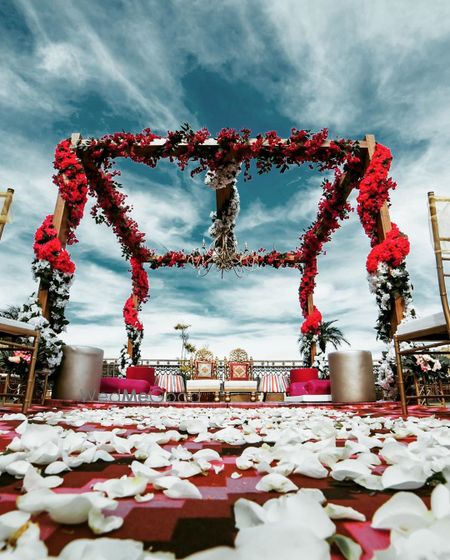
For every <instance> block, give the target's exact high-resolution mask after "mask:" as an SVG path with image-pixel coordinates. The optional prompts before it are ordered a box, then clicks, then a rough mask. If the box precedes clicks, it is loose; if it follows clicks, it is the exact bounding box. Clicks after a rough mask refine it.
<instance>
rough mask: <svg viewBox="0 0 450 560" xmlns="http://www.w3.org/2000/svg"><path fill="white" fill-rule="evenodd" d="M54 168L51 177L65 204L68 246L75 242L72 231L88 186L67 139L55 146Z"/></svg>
mask: <svg viewBox="0 0 450 560" xmlns="http://www.w3.org/2000/svg"><path fill="white" fill-rule="evenodd" d="M54 167H55V169H57V170H58V173H57V174H56V175H54V176H53V182H54V184H55V185H56V186H57V187H58V189H59V193H60V195H61V196H62V198H63V199H64V200H65V201H66V203H67V209H68V222H69V231H68V239H67V243H68V244H69V245H70V244H72V243H75V242H76V237H75V234H74V231H75V229H76V228H77V227H78V224H79V223H80V221H81V218H82V217H83V214H84V207H85V206H86V202H87V193H88V186H87V179H86V174H85V172H84V169H83V166H82V164H81V162H80V160H79V159H78V156H77V154H76V153H75V152H74V151H73V150H72V148H71V141H70V140H69V139H67V140H63V141H62V142H60V143H59V144H58V145H57V147H56V151H55V161H54Z"/></svg>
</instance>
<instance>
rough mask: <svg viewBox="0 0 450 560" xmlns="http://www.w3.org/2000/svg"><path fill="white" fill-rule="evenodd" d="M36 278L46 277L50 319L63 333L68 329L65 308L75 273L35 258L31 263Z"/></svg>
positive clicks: (53, 326) (54, 326)
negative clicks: (55, 267) (61, 269)
mask: <svg viewBox="0 0 450 560" xmlns="http://www.w3.org/2000/svg"><path fill="white" fill-rule="evenodd" d="M31 269H32V271H33V275H34V278H35V280H37V281H39V280H40V279H44V280H45V281H46V283H47V285H48V287H47V289H48V297H49V302H50V320H51V325H52V328H53V329H54V330H55V331H56V332H57V333H61V332H62V331H65V330H66V319H65V314H64V311H65V308H66V305H67V302H68V301H69V296H70V287H71V285H72V283H73V276H74V275H73V274H68V273H66V272H61V271H60V270H55V269H53V268H52V267H51V265H50V263H49V262H48V261H45V260H35V261H33V263H32V265H31Z"/></svg>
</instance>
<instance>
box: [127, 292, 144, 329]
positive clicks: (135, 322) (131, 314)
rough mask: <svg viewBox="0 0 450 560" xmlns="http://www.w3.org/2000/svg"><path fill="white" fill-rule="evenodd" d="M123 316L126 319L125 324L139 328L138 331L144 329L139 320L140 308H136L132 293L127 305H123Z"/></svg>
mask: <svg viewBox="0 0 450 560" xmlns="http://www.w3.org/2000/svg"><path fill="white" fill-rule="evenodd" d="M123 318H124V319H125V324H126V325H128V326H130V327H132V328H134V329H137V330H138V331H142V330H144V327H143V325H142V323H141V322H140V321H139V317H138V310H137V309H136V307H135V305H134V301H133V295H131V296H130V297H129V298H128V299H127V301H126V302H125V305H124V306H123Z"/></svg>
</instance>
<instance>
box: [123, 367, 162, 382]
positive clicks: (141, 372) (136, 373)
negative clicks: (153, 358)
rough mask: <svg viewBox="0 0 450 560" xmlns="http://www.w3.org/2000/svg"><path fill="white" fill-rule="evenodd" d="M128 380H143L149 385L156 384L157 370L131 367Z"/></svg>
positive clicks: (128, 370)
mask: <svg viewBox="0 0 450 560" xmlns="http://www.w3.org/2000/svg"><path fill="white" fill-rule="evenodd" d="M126 377H127V379H141V380H144V381H147V383H148V384H149V385H154V384H155V368H154V367H150V366H130V367H129V368H128V369H127V373H126Z"/></svg>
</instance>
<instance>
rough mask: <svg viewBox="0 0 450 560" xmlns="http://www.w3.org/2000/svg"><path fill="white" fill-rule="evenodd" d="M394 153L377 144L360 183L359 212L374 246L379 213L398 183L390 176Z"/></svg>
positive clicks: (376, 237) (377, 240) (376, 239)
mask: <svg viewBox="0 0 450 560" xmlns="http://www.w3.org/2000/svg"><path fill="white" fill-rule="evenodd" d="M391 162H392V154H391V151H390V150H389V148H386V147H385V146H383V145H381V144H377V146H376V149H375V152H374V154H373V157H372V159H371V161H370V164H369V166H368V167H367V170H366V172H365V174H364V177H363V178H362V180H361V182H360V184H359V195H358V197H357V199H356V200H357V202H358V207H357V210H358V214H359V218H360V220H361V224H362V226H363V228H364V231H365V232H366V234H367V236H368V237H369V239H370V242H371V244H372V247H373V246H374V245H376V244H377V243H378V242H379V239H378V232H377V218H376V217H377V215H378V213H379V211H380V209H381V207H382V206H383V204H384V203H385V202H389V190H390V189H395V187H396V186H397V185H396V183H395V182H394V181H393V180H392V179H391V178H390V177H389V176H388V174H389V169H390V167H391Z"/></svg>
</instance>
